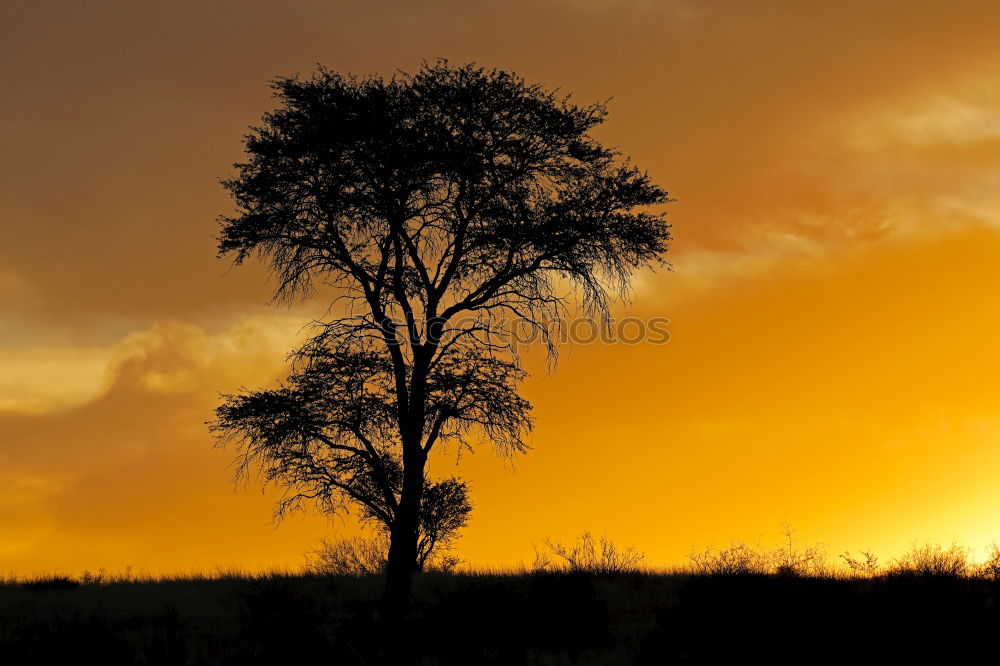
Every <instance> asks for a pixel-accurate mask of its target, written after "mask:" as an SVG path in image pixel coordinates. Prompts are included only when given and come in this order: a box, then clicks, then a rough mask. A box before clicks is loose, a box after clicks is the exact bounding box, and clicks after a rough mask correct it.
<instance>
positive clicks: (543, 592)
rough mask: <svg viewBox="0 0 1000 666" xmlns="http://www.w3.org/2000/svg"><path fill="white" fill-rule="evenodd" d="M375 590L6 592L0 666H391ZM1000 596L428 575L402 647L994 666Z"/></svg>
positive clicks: (444, 655) (228, 583)
mask: <svg viewBox="0 0 1000 666" xmlns="http://www.w3.org/2000/svg"><path fill="white" fill-rule="evenodd" d="M380 588H381V581H380V580H379V579H378V578H376V577H361V578H351V577H324V576H271V577H264V578H256V579H255V578H239V577H223V578H218V579H194V580H172V581H163V582H126V583H103V584H84V585H76V586H73V584H71V583H59V582H54V583H52V582H50V583H45V584H35V585H24V584H6V585H0V664H11V665H15V664H47V663H57V664H74V663H86V661H88V660H89V659H88V658H90V657H95V658H97V661H96V662H95V663H101V664H241V665H242V664H305V663H326V664H374V663H383V662H384V661H386V660H385V659H384V658H383V657H380V655H381V654H384V647H385V646H384V645H382V641H381V640H380V635H381V634H380V629H379V624H378V622H377V619H376V618H377V612H378V602H377V598H378V594H379V590H380ZM998 594H1000V583H997V582H994V581H988V580H979V579H967V578H952V577H883V578H877V579H869V580H860V579H859V580H838V579H817V578H793V577H788V578H781V577H771V576H759V577H738V576H728V577H709V576H688V575H654V574H624V575H618V576H610V577H609V576H598V575H592V574H553V573H547V574H518V575H480V574H477V575H459V574H424V575H423V576H422V577H421V578H420V579H419V580H418V583H417V589H416V604H415V606H414V612H413V617H411V618H410V621H409V629H408V631H409V634H408V636H406V637H404V639H403V642H404V643H405V645H406V646H407V650H408V652H409V653H410V654H411V655H412V661H413V663H418V664H463V665H465V664H470V665H476V664H673V663H677V664H694V663H726V662H732V660H745V659H748V658H752V657H755V656H760V657H763V658H764V659H765V660H766V661H765V662H763V663H770V664H774V663H796V664H810V663H831V662H847V663H875V662H879V661H885V660H888V663H900V662H901V661H902V660H904V659H910V660H912V661H913V663H928V662H930V661H934V660H940V661H941V662H942V663H958V661H959V660H964V659H988V660H990V661H995V660H996V658H997V657H998V656H1000V610H998V607H997V599H998ZM392 661H400V660H399V659H393V660H392Z"/></svg>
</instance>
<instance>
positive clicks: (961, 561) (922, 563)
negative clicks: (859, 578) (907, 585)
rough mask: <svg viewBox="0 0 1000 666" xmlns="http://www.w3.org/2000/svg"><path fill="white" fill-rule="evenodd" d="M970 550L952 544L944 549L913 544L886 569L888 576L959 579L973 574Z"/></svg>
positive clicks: (973, 568) (927, 544)
mask: <svg viewBox="0 0 1000 666" xmlns="http://www.w3.org/2000/svg"><path fill="white" fill-rule="evenodd" d="M969 556H970V550H969V549H968V548H967V547H965V546H961V545H959V544H955V543H953V544H952V545H951V546H948V547H944V546H942V545H941V544H936V543H935V544H930V543H925V544H923V545H917V544H914V545H913V546H911V547H910V550H908V551H907V552H906V553H904V554H903V555H901V556H900V557H898V558H896V559H895V560H892V561H891V562H890V563H889V566H888V567H887V568H886V573H887V574H888V575H889V576H897V577H898V576H937V577H947V578H960V577H964V576H968V575H970V574H974V573H975V567H974V565H973V564H972V562H971V561H970V559H969Z"/></svg>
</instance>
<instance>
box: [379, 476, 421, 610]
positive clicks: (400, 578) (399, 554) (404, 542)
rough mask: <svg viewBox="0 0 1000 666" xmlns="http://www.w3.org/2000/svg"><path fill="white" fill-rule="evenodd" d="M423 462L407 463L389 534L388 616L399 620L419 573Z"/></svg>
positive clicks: (386, 608) (386, 596)
mask: <svg viewBox="0 0 1000 666" xmlns="http://www.w3.org/2000/svg"><path fill="white" fill-rule="evenodd" d="M422 462H423V461H422V460H411V461H409V463H410V464H406V463H404V468H403V469H404V471H403V474H404V476H403V489H402V493H401V494H400V501H399V508H398V510H397V512H396V519H395V521H394V522H393V525H392V529H391V530H390V532H389V555H388V561H387V562H386V581H385V596H384V601H385V610H386V613H387V615H389V616H391V617H394V618H395V619H397V620H399V619H402V617H403V615H404V614H405V613H406V610H407V608H408V607H409V605H410V591H411V588H412V584H413V574H414V573H415V572H416V570H417V536H418V534H417V531H418V527H419V516H420V501H421V499H422V496H423V490H424V469H423V464H422Z"/></svg>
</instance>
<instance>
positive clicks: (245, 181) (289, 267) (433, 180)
mask: <svg viewBox="0 0 1000 666" xmlns="http://www.w3.org/2000/svg"><path fill="white" fill-rule="evenodd" d="M272 85H273V87H274V89H275V91H276V96H277V97H278V100H279V102H280V107H279V108H278V109H277V110H275V111H273V112H271V113H268V114H266V115H265V116H264V118H263V121H262V123H261V125H260V126H259V127H255V128H252V129H251V131H250V134H249V135H248V136H247V138H246V144H245V145H246V151H247V154H248V159H247V161H246V162H244V163H241V164H237V165H236V169H237V175H236V176H235V177H234V178H232V179H230V180H227V181H224V185H225V186H226V188H227V189H228V190H229V191H230V192H231V193H232V195H233V197H234V199H235V202H236V205H237V212H236V214H235V215H233V216H230V217H223V218H222V219H221V223H222V231H221V234H220V236H219V251H220V254H221V255H225V256H232V257H233V258H234V259H235V262H236V263H237V264H240V263H242V262H244V261H246V260H247V259H249V258H250V257H252V256H256V257H259V258H260V259H261V260H263V261H264V262H265V263H266V264H267V266H268V267H269V268H270V269H271V271H272V272H273V274H274V276H275V277H276V279H277V288H276V291H275V298H276V299H278V300H286V301H288V300H292V299H295V298H296V297H299V296H302V295H306V294H312V293H314V292H315V290H316V289H317V288H318V287H329V288H332V289H333V290H334V292H335V295H334V296H333V298H332V300H333V304H332V305H331V312H332V315H331V319H330V320H328V321H323V322H318V323H317V326H318V327H319V331H320V332H319V334H318V335H317V336H316V337H315V338H314V339H313V340H312V341H311V342H310V343H308V344H307V345H306V346H305V347H304V348H303V349H302V350H300V351H299V353H298V354H297V356H296V358H297V360H298V361H299V364H300V366H299V370H298V372H299V375H298V376H296V377H293V378H292V380H291V386H290V387H286V388H283V389H280V390H278V391H274V392H268V393H266V394H263V393H260V394H251V395H250V396H242V397H241V396H229V397H228V398H227V400H226V404H225V405H223V407H221V408H220V412H219V418H218V419H217V421H216V422H215V429H216V432H217V434H220V435H223V436H224V439H225V435H226V434H227V433H228V434H229V438H228V441H231V442H233V443H234V444H236V445H237V446H238V447H241V450H242V456H243V460H244V461H245V462H247V463H251V462H263V463H264V464H265V467H266V468H268V469H269V470H270V471H269V473H268V474H269V478H271V479H272V480H274V481H280V482H282V483H289V484H291V485H294V486H296V487H300V488H305V489H306V490H304V491H302V492H295V493H293V496H295V495H297V496H298V497H299V498H302V497H310V496H314V497H315V498H316V499H319V500H320V501H325V502H333V501H335V500H334V497H335V495H337V494H338V493H339V495H340V497H341V499H346V500H348V501H350V502H355V503H358V504H360V505H361V506H362V507H363V510H364V511H367V512H370V513H374V514H377V515H378V517H379V519H380V520H382V521H383V523H385V524H386V525H388V526H389V533H390V545H389V553H388V563H387V582H386V600H387V602H388V605H387V608H388V610H389V611H390V612H391V613H393V614H396V615H399V613H400V610H401V609H402V607H403V606H404V605H405V604H406V603H407V602H408V598H409V591H410V585H411V578H412V575H413V572H414V571H415V570H416V568H417V564H418V562H419V558H420V552H419V539H420V524H421V523H420V516H421V507H422V505H423V502H424V499H425V497H427V496H428V489H429V488H433V486H429V485H428V484H429V483H430V482H429V479H428V476H427V474H426V467H427V461H428V456H429V454H430V452H431V451H432V449H434V447H435V446H437V445H438V444H439V443H440V442H446V441H451V442H454V443H456V444H457V445H458V446H460V447H468V448H471V447H473V446H474V445H476V444H478V443H486V444H490V445H492V446H493V447H495V448H496V449H497V450H499V451H500V452H501V453H503V454H507V455H511V454H514V453H518V452H521V451H524V450H525V449H526V448H527V445H526V444H525V442H524V434H525V432H526V431H527V430H528V429H529V428H530V426H531V421H530V418H529V410H530V405H529V404H528V403H527V402H526V401H524V400H523V399H521V398H520V397H519V396H518V395H517V388H518V385H519V383H520V382H521V380H522V379H523V378H524V371H523V370H522V368H521V365H520V359H519V357H518V354H517V348H516V347H515V346H514V345H513V344H512V341H513V336H514V335H515V333H520V334H522V335H523V334H530V335H533V336H535V337H536V338H537V339H538V340H539V341H540V342H541V343H542V344H544V345H545V347H546V349H547V350H548V353H549V357H550V360H553V361H554V360H555V357H556V353H557V343H558V335H556V334H555V333H557V332H558V327H557V323H558V322H559V321H560V320H561V319H562V318H564V317H565V314H566V312H567V308H568V305H569V303H570V301H571V299H574V297H576V298H575V300H577V301H578V302H579V303H580V304H581V306H582V309H583V310H584V311H585V312H587V313H589V314H592V315H598V316H602V317H605V318H606V316H607V307H608V303H609V300H610V298H611V296H612V295H613V294H614V293H618V294H624V293H626V292H627V290H628V287H629V284H630V279H631V276H632V275H633V273H634V272H635V271H636V270H637V269H639V268H642V267H645V266H648V265H651V264H656V263H662V261H663V260H662V258H661V255H662V254H663V253H664V252H665V251H666V248H667V242H668V240H669V238H670V235H669V225H667V224H666V223H665V221H664V219H663V213H662V212H659V211H657V210H653V209H650V210H645V209H644V207H646V206H651V205H659V204H664V203H666V202H667V201H668V200H669V199H668V197H667V194H666V192H664V191H663V190H662V189H661V188H659V187H658V186H656V185H655V184H653V183H652V182H651V181H650V179H649V178H648V176H647V175H646V174H645V173H643V172H641V171H639V170H638V169H637V168H636V167H634V166H632V165H631V164H630V163H629V162H628V161H627V160H624V159H622V158H621V155H620V154H619V153H618V152H616V151H615V150H613V149H611V148H608V147H605V146H603V145H601V144H600V143H599V142H597V141H596V140H595V139H593V138H592V137H591V136H590V134H589V132H590V130H592V129H593V128H594V127H595V126H597V125H599V124H600V123H601V122H603V121H604V119H605V117H606V111H605V108H604V106H603V105H601V104H593V105H589V106H577V105H575V104H573V103H571V102H570V101H569V98H568V97H564V98H560V97H557V96H556V95H555V94H554V93H552V92H549V91H546V90H544V89H543V88H541V87H540V86H537V85H530V84H528V83H526V82H525V81H524V80H523V79H522V78H520V77H518V76H516V75H515V74H513V73H511V72H506V71H498V70H486V69H483V68H479V67H475V66H473V65H466V66H462V67H452V66H451V65H449V64H448V63H447V62H445V61H439V62H437V63H435V64H433V65H427V64H425V65H424V66H423V67H422V68H421V69H420V70H419V71H418V72H417V73H416V74H413V75H409V74H401V75H398V76H396V77H394V78H392V79H389V80H385V79H382V78H377V77H372V78H366V79H359V78H355V77H350V76H342V75H340V74H337V73H333V72H330V71H327V70H325V69H319V70H318V71H317V72H316V73H315V74H313V75H312V76H311V77H310V78H308V79H301V78H297V77H291V78H279V79H277V80H276V81H274V82H273V84H272ZM637 209H638V210H637ZM554 325H556V326H555V328H554ZM317 382H318V383H319V384H323V383H324V382H330V387H329V388H326V387H325V386H319V385H316V383H317ZM310 391H315V392H316V394H315V395H314V394H313V393H310ZM304 398H307V399H305V400H304ZM247 399H248V400H250V402H249V403H248V402H247ZM268 401H275V402H277V403H279V404H277V405H276V406H274V407H273V408H272V406H271V405H268V404H267V403H268ZM274 414H279V415H282V416H278V417H277V420H278V421H280V422H281V424H282V425H278V426H274V427H273V428H272V426H271V425H268V424H266V423H265V421H266V419H268V418H269V417H272V416H273V415H274ZM268 433H271V434H273V435H274V437H272V436H271V434H268ZM296 438H298V439H296ZM295 447H299V448H300V449H302V450H307V451H308V453H306V454H304V455H301V456H297V455H295V454H291V453H290V452H291V451H292V450H293V449H295ZM270 448H277V449H278V451H276V452H272V451H268V449H270ZM307 462H308V464H307ZM314 483H319V484H320V486H321V487H322V488H323V489H324V493H326V489H329V490H331V491H334V490H335V491H336V492H330V493H326V494H318V495H317V494H314V493H313V491H311V490H309V489H310V488H313V487H314V486H313V485H312V484H314Z"/></svg>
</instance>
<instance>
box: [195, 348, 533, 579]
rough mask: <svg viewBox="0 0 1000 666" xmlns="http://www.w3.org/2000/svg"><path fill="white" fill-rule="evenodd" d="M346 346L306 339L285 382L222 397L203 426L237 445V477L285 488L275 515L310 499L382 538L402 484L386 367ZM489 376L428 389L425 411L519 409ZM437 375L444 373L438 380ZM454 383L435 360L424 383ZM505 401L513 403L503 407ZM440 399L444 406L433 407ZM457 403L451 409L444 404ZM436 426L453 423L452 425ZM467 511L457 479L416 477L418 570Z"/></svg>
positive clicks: (472, 372)
mask: <svg viewBox="0 0 1000 666" xmlns="http://www.w3.org/2000/svg"><path fill="white" fill-rule="evenodd" d="M350 346H351V345H347V344H345V343H344V341H339V342H338V344H337V347H336V348H335V349H330V348H329V347H328V346H327V344H326V340H325V339H324V338H323V337H322V336H320V337H318V338H316V339H314V340H313V341H312V342H311V343H310V344H309V345H307V346H306V347H305V348H303V349H302V350H299V352H298V354H297V359H298V365H299V366H300V367H299V370H298V371H296V372H293V374H292V375H291V376H290V377H289V378H288V381H287V382H286V383H285V385H283V386H281V387H279V388H277V389H272V390H261V391H250V392H247V393H243V394H239V395H227V396H225V402H224V403H223V404H222V405H220V406H219V408H218V409H217V410H216V419H215V421H213V422H212V424H211V429H212V430H213V431H214V432H216V433H217V434H218V436H219V439H220V442H221V443H223V444H225V443H234V444H235V445H236V446H237V448H238V449H239V452H240V456H239V458H238V461H237V469H236V473H237V476H243V475H244V474H246V473H248V472H249V471H250V470H251V469H260V470H262V471H263V475H264V481H265V483H275V484H277V485H279V486H281V487H283V488H284V489H285V494H284V496H283V497H282V498H281V499H280V500H279V501H278V505H277V507H276V509H275V514H276V517H278V518H280V517H282V516H283V515H285V514H286V513H287V512H289V511H291V510H294V509H296V508H298V507H299V506H300V505H301V504H302V502H303V501H306V500H308V501H315V502H318V503H319V504H320V506H322V507H323V508H324V509H325V510H326V511H327V512H328V513H330V514H336V513H338V512H340V511H342V510H344V509H346V508H347V503H350V504H352V505H354V506H356V507H359V508H360V509H361V511H360V517H361V518H362V520H364V521H366V522H371V523H374V524H375V525H376V527H377V529H379V530H384V531H385V532H386V533H388V534H391V530H392V527H393V524H394V521H395V518H396V513H397V511H398V510H399V501H398V498H399V497H400V494H401V493H402V486H403V466H402V464H401V462H400V459H399V453H398V451H397V450H396V449H397V448H398V447H396V446H394V442H395V441H396V440H395V439H394V427H395V420H394V419H395V417H394V415H395V413H396V412H397V408H396V406H395V394H394V392H393V391H392V390H391V386H392V366H391V363H389V362H387V360H386V359H385V358H383V357H382V355H380V354H379V353H378V352H377V351H370V350H365V349H364V348H363V347H364V346H365V345H353V346H354V347H355V348H347V347H350ZM358 347H360V348H358ZM491 370H493V371H496V370H497V368H496V365H495V364H489V363H487V364H485V365H483V366H479V367H475V368H468V369H467V372H466V375H468V376H465V377H464V382H461V381H460V383H464V384H465V386H457V385H455V384H454V383H450V384H449V385H446V386H444V387H442V390H440V391H437V390H432V391H430V395H431V401H430V402H431V404H430V405H429V409H431V410H435V411H442V410H448V409H451V410H453V411H456V412H457V413H458V414H459V418H460V419H469V418H478V419H480V420H482V421H484V422H485V421H486V420H487V419H490V418H493V417H494V416H496V413H497V412H496V410H492V411H490V413H488V414H487V413H486V412H485V410H483V409H482V407H483V405H481V404H480V405H478V406H477V405H476V404H474V403H475V402H476V400H477V397H478V400H479V402H480V403H481V402H482V400H483V399H492V400H493V401H494V402H493V406H494V407H497V408H500V409H503V408H504V407H505V406H506V411H507V412H508V413H509V412H510V410H511V409H515V410H516V409H518V408H522V407H523V405H522V403H523V401H521V400H520V399H519V398H517V396H516V395H515V394H514V393H513V391H512V389H509V388H508V389H507V395H506V396H504V395H501V391H496V390H490V389H489V387H488V386H486V384H489V383H492V382H495V381H496V380H497V378H498V377H502V376H503V374H504V373H503V371H502V370H500V371H497V372H495V374H493V375H489V374H488V373H489V372H490V371H491ZM441 371H445V372H449V371H450V373H449V374H445V375H444V376H443V377H439V376H438V374H439V373H440V372H441ZM456 378H459V379H460V380H461V379H462V378H463V374H462V373H461V372H460V371H458V370H457V369H456V368H455V367H454V365H453V364H447V363H444V364H442V365H441V366H440V370H436V371H435V373H433V374H432V376H431V377H430V378H429V383H430V384H431V385H432V386H434V385H436V384H437V383H440V381H441V380H445V381H448V382H451V381H452V380H454V379H456ZM467 387H472V388H474V389H475V390H476V391H477V392H478V396H477V395H475V394H471V392H470V391H469V390H467ZM512 398H513V401H514V404H513V405H507V404H506V402H507V401H510V400H511V399H512ZM441 399H444V400H445V401H447V404H438V403H437V402H436V401H439V400H441ZM456 400H458V401H459V404H452V403H454V402H455V401H456ZM519 418H520V417H519ZM444 422H445V423H446V424H449V423H460V421H459V420H457V419H450V420H445V421H444ZM443 427H446V428H447V429H446V430H444V431H443V432H442V435H443V436H444V437H451V436H453V435H454V434H456V433H455V432H453V428H452V427H451V426H443ZM471 511H472V504H471V503H470V501H469V497H468V487H467V486H466V484H465V483H464V482H462V481H460V480H459V479H457V478H448V479H443V480H439V481H433V480H430V479H428V478H425V479H424V494H423V498H422V502H421V504H420V509H419V519H418V525H417V561H416V564H417V568H418V569H421V570H422V569H423V568H424V565H425V564H426V563H427V561H428V560H429V559H430V557H431V555H432V554H433V553H434V551H435V549H436V548H437V547H438V546H441V545H447V544H449V543H450V542H451V541H452V540H453V539H454V538H455V537H456V536H457V533H458V531H459V530H460V529H461V528H463V527H465V525H466V524H467V523H468V518H469V513H470V512H471ZM385 555H387V553H384V554H383V556H385Z"/></svg>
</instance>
